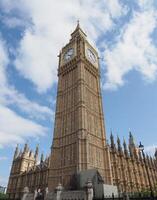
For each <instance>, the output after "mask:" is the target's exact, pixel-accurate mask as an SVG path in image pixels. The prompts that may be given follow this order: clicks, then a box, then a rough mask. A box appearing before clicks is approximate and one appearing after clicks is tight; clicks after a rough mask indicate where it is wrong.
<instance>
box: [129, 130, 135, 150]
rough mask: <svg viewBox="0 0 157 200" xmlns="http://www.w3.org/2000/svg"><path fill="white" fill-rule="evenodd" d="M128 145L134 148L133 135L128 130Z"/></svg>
mask: <svg viewBox="0 0 157 200" xmlns="http://www.w3.org/2000/svg"><path fill="white" fill-rule="evenodd" d="M129 146H130V147H131V148H135V142H134V137H133V135H132V133H131V131H130V132H129Z"/></svg>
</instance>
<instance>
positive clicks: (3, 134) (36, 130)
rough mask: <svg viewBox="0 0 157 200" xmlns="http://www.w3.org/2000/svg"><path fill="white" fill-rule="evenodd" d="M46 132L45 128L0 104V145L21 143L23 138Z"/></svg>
mask: <svg viewBox="0 0 157 200" xmlns="http://www.w3.org/2000/svg"><path fill="white" fill-rule="evenodd" d="M45 133H46V128H44V127H43V126H41V125H39V124H37V123H35V122H33V121H31V120H29V119H25V118H23V117H21V116H19V115H17V114H16V113H15V112H13V111H12V110H10V109H9V108H7V107H5V106H1V105H0V146H1V147H3V146H4V145H8V144H15V143H21V142H23V141H24V138H27V137H38V136H42V135H44V134H45Z"/></svg>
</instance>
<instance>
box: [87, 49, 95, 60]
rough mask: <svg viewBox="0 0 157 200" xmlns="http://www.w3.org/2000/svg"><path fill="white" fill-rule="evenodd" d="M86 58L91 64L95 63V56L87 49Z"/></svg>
mask: <svg viewBox="0 0 157 200" xmlns="http://www.w3.org/2000/svg"><path fill="white" fill-rule="evenodd" d="M87 56H88V59H89V60H90V61H91V62H92V63H95V62H96V56H95V54H94V53H93V51H92V50H91V49H89V48H88V49H87Z"/></svg>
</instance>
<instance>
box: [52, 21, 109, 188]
mask: <svg viewBox="0 0 157 200" xmlns="http://www.w3.org/2000/svg"><path fill="white" fill-rule="evenodd" d="M58 77H59V80H58V91H57V103H56V115H55V126H54V127H55V128H54V135H53V143H52V148H51V163H50V171H49V180H48V187H49V189H50V190H53V189H55V187H56V186H57V185H58V183H61V184H62V185H63V187H65V188H67V189H70V188H71V185H70V184H71V178H72V176H73V175H74V174H76V173H77V172H80V171H83V170H88V169H97V170H98V171H99V172H100V174H101V175H102V177H103V178H104V181H105V183H106V184H112V182H111V180H112V178H111V166H110V157H109V149H108V146H107V144H106V133H105V127H104V117H103V108H102V97H101V91H100V72H99V59H98V53H97V51H96V50H95V49H94V48H93V47H92V46H91V45H90V44H89V42H88V41H87V39H86V34H85V33H84V32H83V31H82V29H81V28H80V26H79V23H78V25H77V27H76V29H75V31H74V32H73V33H72V34H71V39H70V41H69V43H68V44H67V45H66V46H65V47H63V48H62V50H61V52H60V55H59V67H58Z"/></svg>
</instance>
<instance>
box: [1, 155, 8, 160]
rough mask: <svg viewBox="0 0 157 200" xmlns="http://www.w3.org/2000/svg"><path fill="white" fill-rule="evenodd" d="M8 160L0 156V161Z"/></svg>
mask: <svg viewBox="0 0 157 200" xmlns="http://www.w3.org/2000/svg"><path fill="white" fill-rule="evenodd" d="M7 159H8V158H7V157H6V156H0V161H4V160H7Z"/></svg>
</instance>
